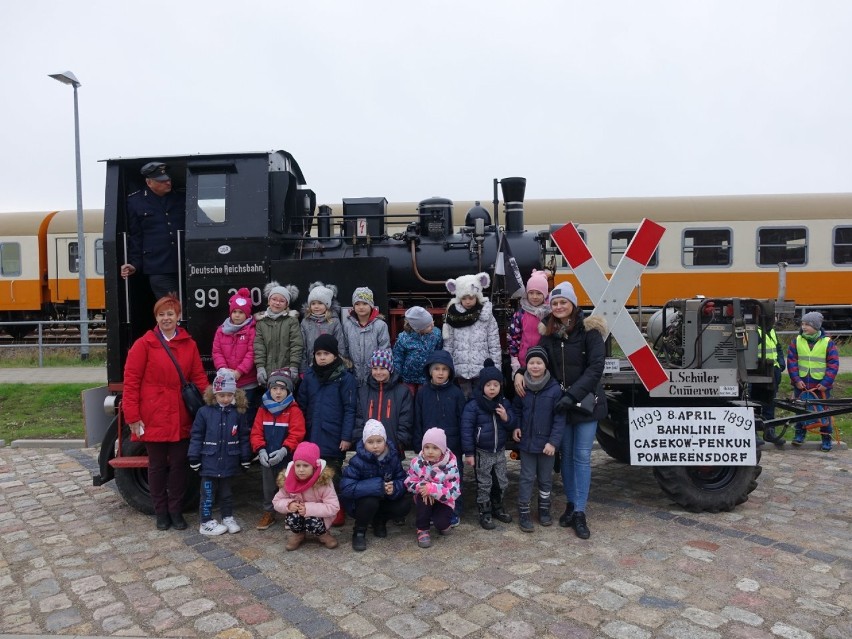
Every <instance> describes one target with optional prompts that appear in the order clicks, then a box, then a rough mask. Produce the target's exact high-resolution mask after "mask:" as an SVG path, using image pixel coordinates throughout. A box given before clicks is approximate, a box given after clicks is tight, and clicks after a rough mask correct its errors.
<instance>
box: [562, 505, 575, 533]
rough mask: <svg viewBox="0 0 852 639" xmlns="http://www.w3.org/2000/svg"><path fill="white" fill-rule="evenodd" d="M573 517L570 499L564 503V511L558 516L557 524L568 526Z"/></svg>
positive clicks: (572, 506)
mask: <svg viewBox="0 0 852 639" xmlns="http://www.w3.org/2000/svg"><path fill="white" fill-rule="evenodd" d="M573 517H574V504H572V503H571V502H570V501H569V502H568V503H567V504H565V512H564V513H562V516H560V517H559V525H560V526H562V527H563V528H570V527H571V524H572V520H573Z"/></svg>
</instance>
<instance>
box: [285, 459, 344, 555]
mask: <svg viewBox="0 0 852 639" xmlns="http://www.w3.org/2000/svg"><path fill="white" fill-rule="evenodd" d="M333 476H334V471H333V470H332V469H331V468H326V466H325V460H324V459H320V449H319V446H317V445H316V444H313V443H311V442H302V443H301V444H299V445H298V446H297V447H296V452H294V453H293V461H291V462H290V463H289V464H288V465H287V469H286V470H284V471H283V472H282V473H281V474H279V475H278V486H279V491H278V494H277V495H275V497H273V498H272V506H273V507H274V508H275V510H277V511H278V512H279V513H284V514H286V518H285V521H286V522H287V526H288V527H289V528H290V531H291V533H292V534H291V535H290V538H289V539H288V540H287V545H286V546H285V548H286V549H287V550H296V548H298V547H299V546H301V545H302V542H303V541H305V535H306V534H307V533H310V534H312V535H315V536H316V538H317V541H319V542H320V543H321V544H322V545H323V546H325V547H326V548H337V539H335V538H334V537H333V536H332V534H331V533H330V532H328V531H329V529H330V528H331V522H332V521H334V517H335V515H337V512H338V511H339V510H340V502H339V501H338V500H337V493H335V492H334V484H333V483H332V482H331V479H332V477H333Z"/></svg>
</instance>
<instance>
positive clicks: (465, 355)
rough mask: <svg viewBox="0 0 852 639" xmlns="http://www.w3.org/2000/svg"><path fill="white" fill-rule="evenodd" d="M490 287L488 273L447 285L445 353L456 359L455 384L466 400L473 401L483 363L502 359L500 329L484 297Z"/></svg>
mask: <svg viewBox="0 0 852 639" xmlns="http://www.w3.org/2000/svg"><path fill="white" fill-rule="evenodd" d="M490 284H491V278H490V277H488V273H477V274H476V275H462V276H461V277H457V278H455V279H449V280H447V283H446V286H447V290H448V291H449V292H450V293H452V294H453V298H452V299H451V300H450V303H449V304H448V305H447V314H446V316H445V317H444V328H443V336H444V350H445V351H447V352H448V353H449V354H450V355H452V357H453V367H454V368H455V371H456V380H457V381H458V383H459V386H460V387H461V389H462V391H464V396H465V398H466V399H470V397H471V394H472V391H473V387H474V386H475V384H476V381H477V379H478V376H479V370H480V369H481V368H482V361H483V360H484V359H486V358H490V359H491V360H492V361H495V362H498V363H499V362H500V361H501V359H502V358H501V355H502V350H501V347H500V329H499V327H498V326H497V319H496V318H495V317H494V314H493V313H492V311H491V302H490V301H489V300H487V299H486V298H485V295H484V294H483V291H484V290H485V289H486V288H487V287H488V286H489V285H490Z"/></svg>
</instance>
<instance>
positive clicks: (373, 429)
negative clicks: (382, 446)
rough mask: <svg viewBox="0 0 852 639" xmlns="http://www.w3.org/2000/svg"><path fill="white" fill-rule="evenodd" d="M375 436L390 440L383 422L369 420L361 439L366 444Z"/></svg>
mask: <svg viewBox="0 0 852 639" xmlns="http://www.w3.org/2000/svg"><path fill="white" fill-rule="evenodd" d="M373 435H379V436H381V438H382V439H384V440H387V438H388V434H387V432H386V431H385V427H384V426H383V425H382V422H380V421H379V420H377V419H368V420H367V422H366V423H365V424H364V434H363V435H361V439H363V440H364V441H365V442H366V441H367V440H368V439H370V437H372V436H373Z"/></svg>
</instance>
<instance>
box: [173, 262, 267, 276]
mask: <svg viewBox="0 0 852 639" xmlns="http://www.w3.org/2000/svg"><path fill="white" fill-rule="evenodd" d="M265 272H266V269H265V268H264V266H263V264H256V263H255V264H193V265H190V267H189V274H190V276H196V277H197V276H200V275H245V274H249V273H265Z"/></svg>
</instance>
